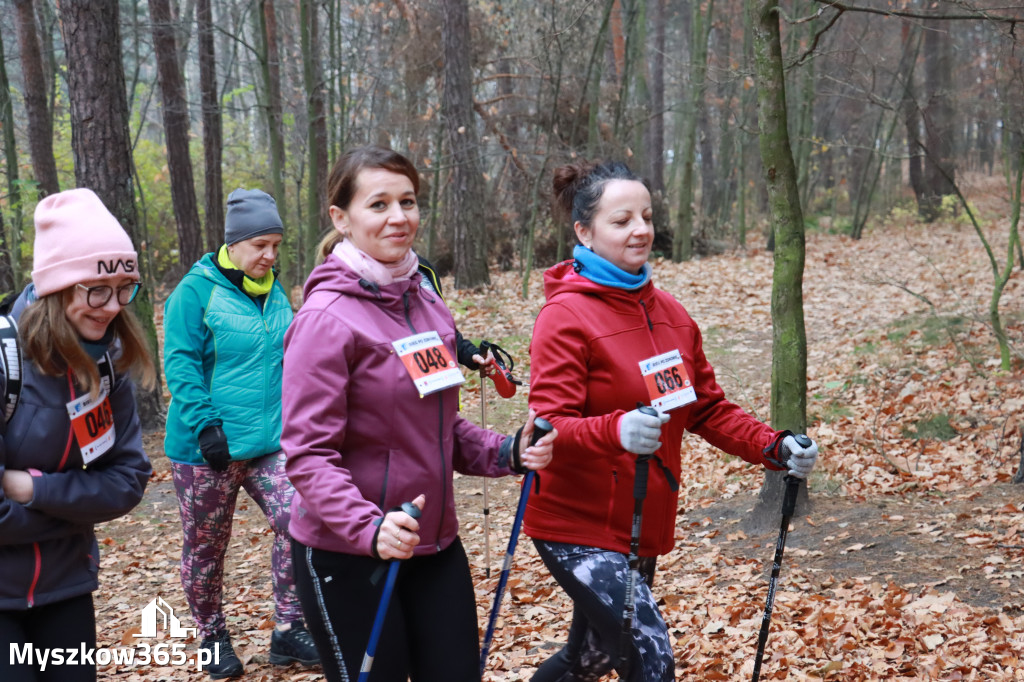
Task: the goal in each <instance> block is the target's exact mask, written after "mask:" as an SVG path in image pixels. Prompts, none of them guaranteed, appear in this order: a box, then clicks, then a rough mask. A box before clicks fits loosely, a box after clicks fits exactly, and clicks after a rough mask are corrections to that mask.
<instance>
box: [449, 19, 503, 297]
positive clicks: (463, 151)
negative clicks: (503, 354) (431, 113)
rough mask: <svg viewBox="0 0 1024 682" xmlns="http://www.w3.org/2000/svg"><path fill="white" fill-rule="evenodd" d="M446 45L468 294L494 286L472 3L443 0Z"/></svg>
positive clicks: (454, 216) (460, 261)
mask: <svg viewBox="0 0 1024 682" xmlns="http://www.w3.org/2000/svg"><path fill="white" fill-rule="evenodd" d="M441 9H442V14H443V22H442V30H441V41H442V43H443V47H444V54H445V60H444V92H443V94H442V111H443V114H444V119H445V124H446V126H447V129H448V145H449V148H450V150H451V155H452V161H453V168H452V175H451V188H450V191H449V193H448V196H449V201H448V202H446V207H447V210H446V214H447V220H449V221H450V223H451V226H452V227H453V235H454V236H453V239H452V253H453V256H454V270H455V288H457V289H469V288H473V287H477V286H480V285H482V284H488V283H490V281H491V278H490V273H489V272H488V270H487V216H486V211H485V206H486V203H485V202H486V198H485V196H484V183H483V172H482V170H481V164H480V158H479V156H478V154H479V149H480V143H479V141H478V136H477V132H476V121H475V120H474V118H473V74H472V66H471V63H472V55H473V51H472V49H471V44H470V36H469V5H468V3H467V0H443V2H442V3H441Z"/></svg>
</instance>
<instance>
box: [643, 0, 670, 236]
mask: <svg viewBox="0 0 1024 682" xmlns="http://www.w3.org/2000/svg"><path fill="white" fill-rule="evenodd" d="M648 2H649V3H650V6H649V13H650V22H651V27H652V32H651V45H650V52H649V55H648V59H650V65H651V66H650V89H649V93H650V116H651V120H650V121H649V123H648V126H647V140H646V141H647V154H646V157H647V179H648V181H649V182H650V183H651V203H652V208H653V210H654V229H655V233H654V248H655V250H657V251H661V252H666V251H668V250H669V249H671V248H672V235H671V225H670V224H669V222H670V221H669V219H668V215H669V213H668V197H667V196H666V192H665V14H666V12H665V5H666V3H667V2H668V0H648Z"/></svg>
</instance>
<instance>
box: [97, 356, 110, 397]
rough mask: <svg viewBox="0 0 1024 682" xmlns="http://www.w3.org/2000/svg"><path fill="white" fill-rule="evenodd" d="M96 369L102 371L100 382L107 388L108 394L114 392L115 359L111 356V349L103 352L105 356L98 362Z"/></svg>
mask: <svg viewBox="0 0 1024 682" xmlns="http://www.w3.org/2000/svg"><path fill="white" fill-rule="evenodd" d="M96 369H98V370H99V371H100V384H102V385H103V386H104V387H106V389H107V395H110V394H111V393H113V392H114V360H113V358H111V357H110V351H107V352H106V353H104V354H103V357H102V358H101V359H100V361H99V362H97V363H96Z"/></svg>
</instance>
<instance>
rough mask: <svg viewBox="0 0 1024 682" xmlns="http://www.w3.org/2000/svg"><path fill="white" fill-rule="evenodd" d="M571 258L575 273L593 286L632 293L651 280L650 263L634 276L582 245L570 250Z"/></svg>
mask: <svg viewBox="0 0 1024 682" xmlns="http://www.w3.org/2000/svg"><path fill="white" fill-rule="evenodd" d="M572 257H573V258H575V259H576V263H575V264H574V268H575V270H576V272H578V273H580V274H581V275H583V276H584V277H586V278H587V279H589V280H590V281H591V282H594V283H595V284H603V285H604V286H607V287H614V288H616V289H625V290H626V291H633V290H636V289H639V288H640V287H642V286H643V285H645V284H647V282H649V281H650V279H651V264H650V263H644V267H643V269H641V270H640V274H639V275H634V274H633V273H631V272H626V271H625V270H623V269H622V268H620V267H619V266H617V265H614V264H612V263H611V262H610V261H608V260H605V259H604V258H602V257H601V256H599V255H597V254H596V253H594V252H593V251H591V250H590V249H588V248H587V247H585V246H583V245H582V244H577V245H576V247H575V248H574V249H573V250H572Z"/></svg>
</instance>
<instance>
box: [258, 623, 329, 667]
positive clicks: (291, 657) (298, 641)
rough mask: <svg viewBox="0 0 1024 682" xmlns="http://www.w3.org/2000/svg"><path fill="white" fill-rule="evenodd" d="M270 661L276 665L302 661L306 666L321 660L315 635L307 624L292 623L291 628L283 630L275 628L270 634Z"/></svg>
mask: <svg viewBox="0 0 1024 682" xmlns="http://www.w3.org/2000/svg"><path fill="white" fill-rule="evenodd" d="M270 662H271V663H273V664H274V665H289V664H290V663H301V664H302V665H305V666H310V665H316V664H318V663H319V662H320V655H319V654H317V652H316V644H314V643H313V635H311V634H309V630H307V629H306V626H305V625H303V624H302V623H292V626H291V628H289V629H287V630H284V631H283V632H282V631H281V630H278V629H277V628H274V634H272V635H270Z"/></svg>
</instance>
